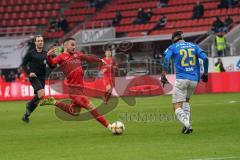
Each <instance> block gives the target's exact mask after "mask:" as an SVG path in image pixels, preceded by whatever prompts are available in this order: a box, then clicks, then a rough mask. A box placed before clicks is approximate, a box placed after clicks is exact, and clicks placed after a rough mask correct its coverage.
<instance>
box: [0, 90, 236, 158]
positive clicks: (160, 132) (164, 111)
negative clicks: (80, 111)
mask: <svg viewBox="0 0 240 160" xmlns="http://www.w3.org/2000/svg"><path fill="white" fill-rule="evenodd" d="M24 110H25V102H24V101H16V102H1V103H0V127H1V128H0V145H1V147H0V160H128V159H131V160H216V159H217V160H222V159H234V160H237V159H238V160H239V159H240V94H239V93H235V94H207V95H194V96H193V98H192V114H191V116H192V126H193V129H194V132H193V133H192V134H191V135H183V134H181V133H180V132H181V125H180V124H179V122H177V121H176V119H175V118H174V116H173V110H172V105H171V97H170V96H158V97H144V98H137V105H136V106H135V107H129V106H127V104H126V103H124V102H123V101H120V104H119V105H118V107H117V108H116V109H115V110H114V111H112V112H111V113H109V114H107V115H106V117H107V118H108V119H109V120H110V121H111V122H113V121H116V120H121V121H123V122H124V123H125V126H126V131H125V133H124V134H123V135H121V136H114V135H112V134H111V133H110V132H109V131H108V130H106V129H105V128H103V127H102V126H101V125H99V124H98V123H97V122H96V121H95V120H90V121H86V122H79V121H74V122H67V121H62V120H59V119H58V118H57V117H56V116H55V114H54V108H53V106H47V107H39V108H38V109H37V110H36V112H34V113H33V115H32V117H31V123H30V124H24V123H23V122H22V121H21V116H22V114H23V112H24ZM151 114H152V115H155V117H154V118H153V117H150V118H149V117H148V118H146V117H145V118H144V115H145V116H149V115H151ZM139 115H140V117H137V116H139ZM141 116H142V117H141Z"/></svg>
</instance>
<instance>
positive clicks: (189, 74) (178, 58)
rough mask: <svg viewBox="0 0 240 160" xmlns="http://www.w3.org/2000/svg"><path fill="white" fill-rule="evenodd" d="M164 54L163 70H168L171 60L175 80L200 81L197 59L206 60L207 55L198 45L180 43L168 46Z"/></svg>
mask: <svg viewBox="0 0 240 160" xmlns="http://www.w3.org/2000/svg"><path fill="white" fill-rule="evenodd" d="M164 54H165V59H164V66H163V67H164V70H168V66H169V62H170V59H171V58H173V61H174V66H175V69H176V78H177V79H188V80H192V81H199V80H200V64H199V58H201V59H206V58H207V55H206V54H205V52H204V51H203V50H202V49H201V48H200V47H199V46H198V45H196V44H193V43H190V42H184V41H180V42H177V43H174V44H172V45H171V46H169V47H168V48H167V49H166V51H165V52H164Z"/></svg>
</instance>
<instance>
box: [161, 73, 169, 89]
mask: <svg viewBox="0 0 240 160" xmlns="http://www.w3.org/2000/svg"><path fill="white" fill-rule="evenodd" d="M161 82H162V85H163V87H164V86H165V84H168V83H169V82H168V80H167V78H166V76H165V75H164V74H163V75H162V76H161Z"/></svg>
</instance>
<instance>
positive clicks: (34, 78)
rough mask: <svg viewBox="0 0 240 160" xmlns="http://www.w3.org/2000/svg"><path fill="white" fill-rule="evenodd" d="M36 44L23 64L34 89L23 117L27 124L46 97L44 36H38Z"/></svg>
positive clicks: (35, 40)
mask: <svg viewBox="0 0 240 160" xmlns="http://www.w3.org/2000/svg"><path fill="white" fill-rule="evenodd" d="M34 43H35V46H34V47H32V48H30V49H29V51H28V52H27V54H26V56H25V57H24V59H23V63H22V67H23V69H24V70H25V72H26V73H27V74H28V77H29V81H30V82H31V85H32V87H33V89H34V97H33V98H32V100H31V101H29V102H28V103H27V104H26V113H25V114H24V115H23V117H22V120H23V121H24V122H26V123H29V116H30V115H31V113H32V112H33V111H34V110H35V109H36V107H37V106H38V103H39V101H40V100H41V99H42V98H43V97H44V96H45V90H44V86H45V75H46V65H47V61H46V54H47V52H46V51H44V50H43V47H44V39H43V36H41V35H38V36H36V37H35V39H34Z"/></svg>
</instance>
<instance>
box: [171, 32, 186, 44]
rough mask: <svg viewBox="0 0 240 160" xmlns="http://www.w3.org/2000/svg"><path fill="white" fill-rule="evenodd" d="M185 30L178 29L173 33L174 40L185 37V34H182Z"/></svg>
mask: <svg viewBox="0 0 240 160" xmlns="http://www.w3.org/2000/svg"><path fill="white" fill-rule="evenodd" d="M182 34H183V32H182V31H176V32H174V33H173V34H172V42H173V43H175V42H177V41H179V40H182V39H183V36H182Z"/></svg>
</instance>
